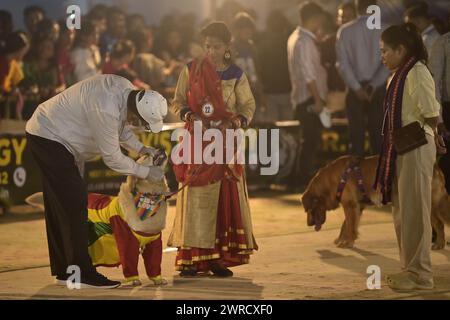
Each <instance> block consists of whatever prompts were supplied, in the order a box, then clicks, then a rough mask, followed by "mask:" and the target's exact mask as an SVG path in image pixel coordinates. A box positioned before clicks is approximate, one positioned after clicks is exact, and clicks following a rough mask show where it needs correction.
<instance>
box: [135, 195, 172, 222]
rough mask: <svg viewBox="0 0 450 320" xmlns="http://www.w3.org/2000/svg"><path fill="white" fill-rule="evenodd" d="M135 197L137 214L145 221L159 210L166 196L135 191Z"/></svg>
mask: <svg viewBox="0 0 450 320" xmlns="http://www.w3.org/2000/svg"><path fill="white" fill-rule="evenodd" d="M133 199H134V206H135V207H136V211H137V215H138V216H139V219H140V220H141V221H144V220H145V219H147V218H149V217H152V216H154V215H155V214H156V213H157V212H158V210H159V208H160V207H161V203H162V202H163V201H164V200H165V197H164V195H163V194H151V193H143V192H133Z"/></svg>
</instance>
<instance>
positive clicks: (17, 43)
mask: <svg viewBox="0 0 450 320" xmlns="http://www.w3.org/2000/svg"><path fill="white" fill-rule="evenodd" d="M29 44H30V40H29V39H28V37H27V35H26V34H25V33H24V32H20V31H16V32H11V33H10V34H8V35H7V36H6V37H5V38H4V43H3V45H4V47H3V48H1V49H0V51H1V53H2V54H10V53H14V52H17V51H19V50H21V49H23V48H25V47H26V46H27V45H29Z"/></svg>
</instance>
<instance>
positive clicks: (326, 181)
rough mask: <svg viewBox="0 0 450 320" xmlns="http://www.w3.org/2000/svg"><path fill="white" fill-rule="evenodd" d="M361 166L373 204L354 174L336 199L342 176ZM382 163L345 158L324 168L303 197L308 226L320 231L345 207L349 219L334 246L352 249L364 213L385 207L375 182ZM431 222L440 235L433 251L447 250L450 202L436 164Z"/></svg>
mask: <svg viewBox="0 0 450 320" xmlns="http://www.w3.org/2000/svg"><path fill="white" fill-rule="evenodd" d="M356 162H357V163H359V167H360V169H361V174H362V178H363V185H364V188H365V190H366V193H367V196H368V198H370V200H371V202H372V203H369V202H368V201H364V200H365V199H364V197H363V195H362V193H361V191H360V190H359V188H358V185H357V181H356V178H355V177H354V174H350V175H349V178H348V181H347V184H346V186H345V189H344V190H343V192H342V197H341V200H340V201H338V200H337V198H336V195H337V191H338V185H339V182H340V181H341V178H342V174H343V173H344V172H345V170H347V168H348V167H349V166H350V165H351V164H353V163H356ZM377 164H378V156H373V157H368V158H365V159H358V158H357V157H354V156H343V157H340V158H338V159H336V160H334V161H333V162H331V163H329V164H328V165H326V166H325V167H323V168H321V169H320V170H319V171H318V172H317V173H316V175H315V176H314V177H313V178H312V179H311V181H310V183H309V185H308V187H307V189H306V191H305V193H304V194H303V196H302V199H301V200H302V204H303V207H304V209H305V211H306V214H307V225H308V226H314V227H315V230H316V231H319V230H320V229H321V227H322V225H323V224H324V223H325V221H326V212H327V211H329V210H335V209H337V208H338V207H339V205H342V207H343V209H344V216H345V220H344V222H343V223H342V226H341V232H340V234H339V236H338V237H337V239H336V240H335V241H334V243H335V244H336V245H337V246H338V247H340V248H352V247H353V245H354V243H355V240H356V239H357V238H358V226H359V222H360V219H361V214H362V212H363V211H364V209H365V208H366V207H367V206H369V205H376V206H381V197H380V195H379V193H377V192H375V191H374V190H373V183H374V181H375V175H376V170H377ZM431 223H432V226H433V228H434V230H435V231H436V233H437V237H436V241H435V243H434V244H433V248H432V249H433V250H440V249H443V248H444V247H445V233H444V224H445V223H446V224H449V225H450V200H449V196H448V195H447V192H446V190H445V180H444V175H443V173H442V171H441V169H440V168H439V167H438V166H437V165H435V167H434V173H433V182H432V212H431Z"/></svg>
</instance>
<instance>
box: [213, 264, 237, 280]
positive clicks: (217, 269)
mask: <svg viewBox="0 0 450 320" xmlns="http://www.w3.org/2000/svg"><path fill="white" fill-rule="evenodd" d="M209 268H210V270H211V272H212V273H213V274H214V275H215V276H217V277H221V278H228V277H232V276H233V271H231V270H230V269H228V268H227V267H225V266H224V265H223V264H222V263H219V262H211V263H210V264H209Z"/></svg>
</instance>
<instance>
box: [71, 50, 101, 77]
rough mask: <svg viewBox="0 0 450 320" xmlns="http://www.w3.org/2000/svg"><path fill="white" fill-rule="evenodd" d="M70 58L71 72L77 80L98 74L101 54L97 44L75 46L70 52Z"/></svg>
mask: <svg viewBox="0 0 450 320" xmlns="http://www.w3.org/2000/svg"><path fill="white" fill-rule="evenodd" d="M70 60H71V62H72V65H73V66H74V69H73V73H74V77H75V81H77V82H78V81H81V80H84V79H87V78H89V77H92V76H95V75H96V74H100V68H99V67H100V62H101V56H100V51H99V50H98V47H97V46H91V47H90V48H81V47H75V48H74V49H73V50H72V51H71V52H70Z"/></svg>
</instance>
